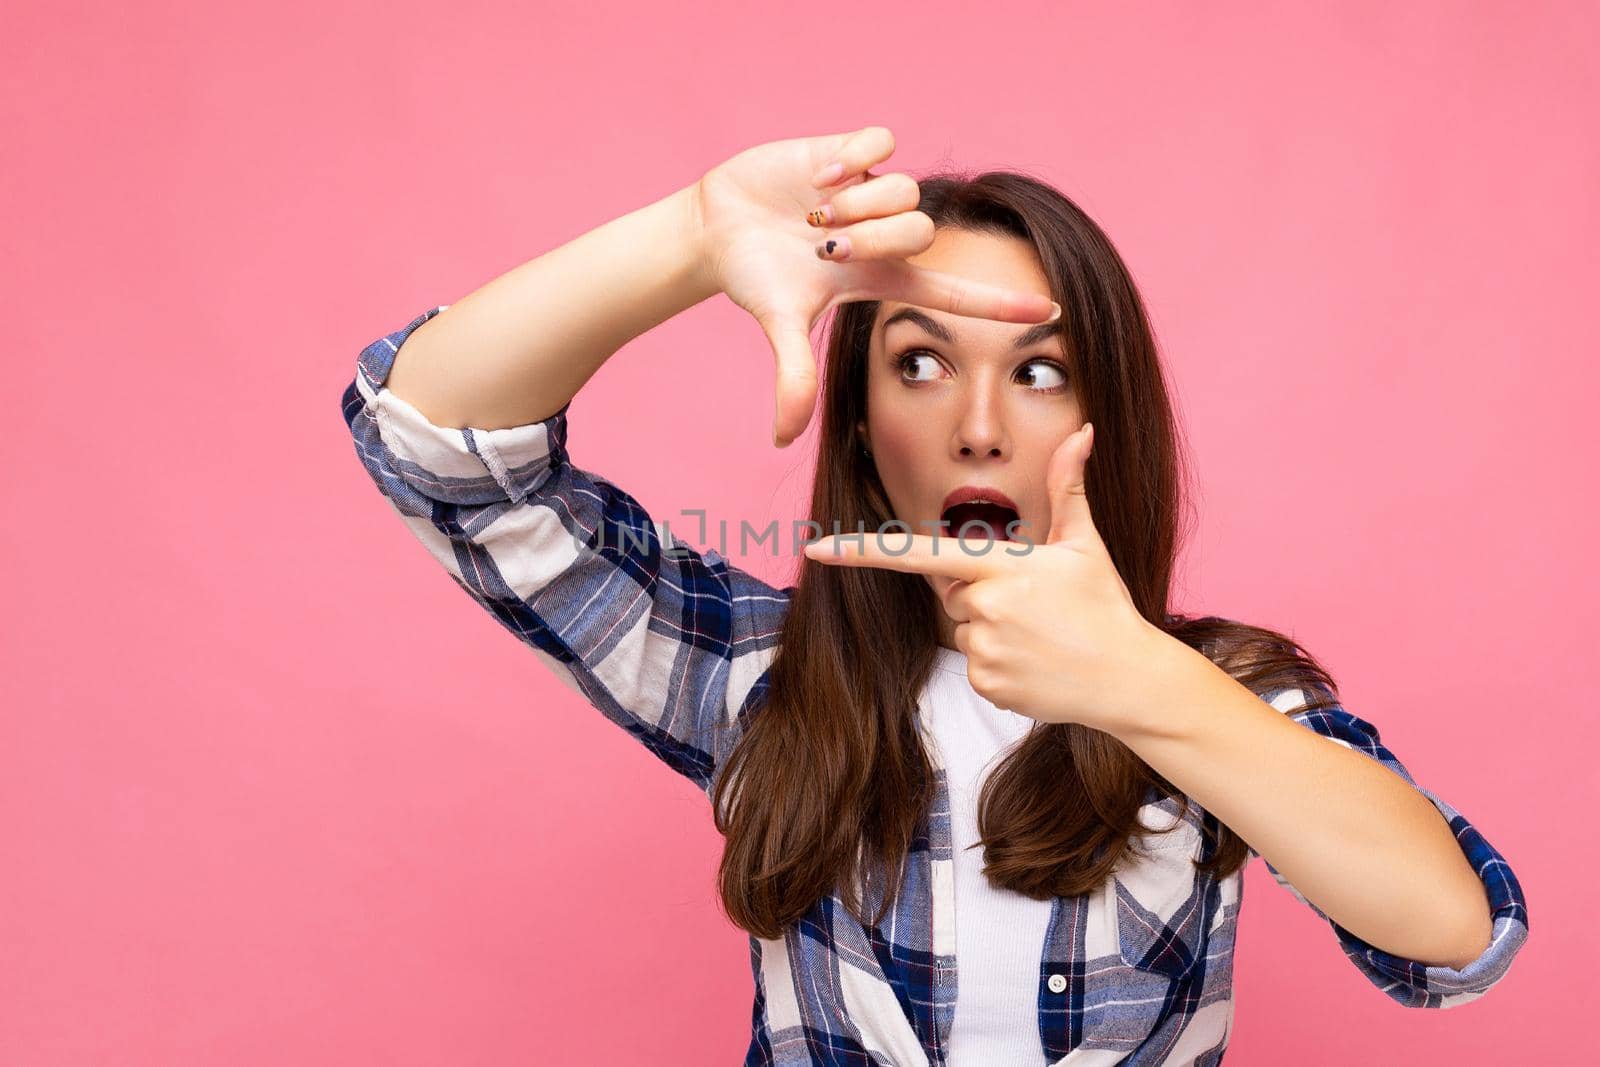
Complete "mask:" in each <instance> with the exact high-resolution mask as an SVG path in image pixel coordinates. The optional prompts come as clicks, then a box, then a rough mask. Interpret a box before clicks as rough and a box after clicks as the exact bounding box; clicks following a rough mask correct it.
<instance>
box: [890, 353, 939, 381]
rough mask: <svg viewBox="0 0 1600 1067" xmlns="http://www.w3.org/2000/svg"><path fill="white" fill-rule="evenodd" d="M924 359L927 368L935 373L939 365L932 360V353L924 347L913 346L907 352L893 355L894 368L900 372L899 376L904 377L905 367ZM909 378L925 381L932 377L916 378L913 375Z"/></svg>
mask: <svg viewBox="0 0 1600 1067" xmlns="http://www.w3.org/2000/svg"><path fill="white" fill-rule="evenodd" d="M924 359H925V360H927V361H928V363H929V369H930V370H932V371H934V372H935V373H937V371H938V369H939V365H938V363H937V362H936V361H935V360H934V358H933V353H932V352H929V351H928V350H927V349H925V348H913V349H911V350H910V351H909V352H902V353H900V355H899V356H897V357H895V361H894V367H895V370H897V371H899V372H900V376H901V377H902V378H904V377H906V369H907V368H908V367H911V366H913V365H915V363H916V362H917V361H918V360H924ZM911 380H912V381H919V382H926V381H932V380H933V379H932V378H917V377H915V376H913V377H912V378H911Z"/></svg>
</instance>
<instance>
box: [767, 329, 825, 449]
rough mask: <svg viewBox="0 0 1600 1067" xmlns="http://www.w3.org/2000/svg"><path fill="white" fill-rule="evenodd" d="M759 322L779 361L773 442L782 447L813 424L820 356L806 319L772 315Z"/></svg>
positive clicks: (773, 419) (773, 420)
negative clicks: (815, 349) (815, 348)
mask: <svg viewBox="0 0 1600 1067" xmlns="http://www.w3.org/2000/svg"><path fill="white" fill-rule="evenodd" d="M760 322H761V329H762V331H763V332H764V333H766V335H767V341H768V343H769V344H771V345H772V354H773V356H774V357H775V358H776V359H777V367H778V374H777V383H776V395H775V398H774V414H773V418H772V443H773V444H775V445H777V446H778V447H779V448H783V447H785V446H787V445H788V444H789V443H790V442H791V441H793V440H794V439H795V438H796V437H799V436H800V434H801V433H803V432H804V431H805V428H806V425H807V424H808V423H809V422H810V421H811V412H812V409H813V408H814V407H816V403H817V357H816V353H815V352H814V351H813V350H812V348H811V331H810V330H808V329H807V328H806V323H805V321H804V320H803V319H798V318H793V317H790V316H788V315H769V316H767V317H765V318H762V319H761V320H760Z"/></svg>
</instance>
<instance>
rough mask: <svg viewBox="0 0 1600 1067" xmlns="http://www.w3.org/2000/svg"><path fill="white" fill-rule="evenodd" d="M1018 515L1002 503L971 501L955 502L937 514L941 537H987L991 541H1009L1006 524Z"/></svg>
mask: <svg viewBox="0 0 1600 1067" xmlns="http://www.w3.org/2000/svg"><path fill="white" fill-rule="evenodd" d="M1017 519H1018V515H1017V513H1016V511H1015V509H1013V508H1008V507H1006V506H1005V505H1004V504H990V503H988V502H986V501H973V502H971V503H966V504H955V505H953V506H951V507H948V508H946V509H945V510H944V514H943V515H941V516H939V536H941V537H987V538H989V539H990V540H992V541H1009V540H1011V536H1010V535H1009V534H1007V533H1006V526H1008V525H1009V524H1011V523H1013V522H1016V521H1017Z"/></svg>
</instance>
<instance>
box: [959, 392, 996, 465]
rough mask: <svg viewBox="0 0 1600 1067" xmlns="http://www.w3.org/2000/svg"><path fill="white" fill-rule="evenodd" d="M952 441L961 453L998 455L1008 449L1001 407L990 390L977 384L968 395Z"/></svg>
mask: <svg viewBox="0 0 1600 1067" xmlns="http://www.w3.org/2000/svg"><path fill="white" fill-rule="evenodd" d="M955 444H956V447H957V450H958V452H959V453H960V454H961V455H962V456H1000V455H1004V454H1005V452H1006V451H1007V449H1008V447H1009V446H1008V445H1007V442H1006V435H1005V427H1004V425H1003V422H1002V419H1001V415H1000V407H999V403H998V400H997V398H996V397H995V396H994V394H993V392H992V391H991V390H989V389H987V388H985V387H982V386H980V387H977V388H975V389H973V390H972V394H971V395H970V396H969V397H967V399H966V401H965V406H964V407H963V408H962V409H961V419H960V422H959V423H958V424H957V426H956V435H955Z"/></svg>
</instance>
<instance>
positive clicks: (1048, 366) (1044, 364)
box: [1022, 359, 1067, 393]
mask: <svg viewBox="0 0 1600 1067" xmlns="http://www.w3.org/2000/svg"><path fill="white" fill-rule="evenodd" d="M1030 367H1037V368H1039V369H1041V370H1043V371H1044V372H1045V373H1044V381H1043V384H1041V385H1038V386H1037V388H1038V389H1039V391H1040V392H1041V393H1054V392H1058V391H1059V390H1061V389H1064V388H1065V387H1066V384H1067V372H1066V370H1065V369H1063V368H1062V367H1061V366H1059V365H1058V364H1055V363H1052V362H1050V361H1049V360H1045V359H1036V360H1034V361H1033V362H1032V363H1029V364H1027V365H1026V366H1024V367H1023V368H1022V370H1023V373H1024V374H1026V373H1027V372H1028V369H1029V368H1030Z"/></svg>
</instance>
